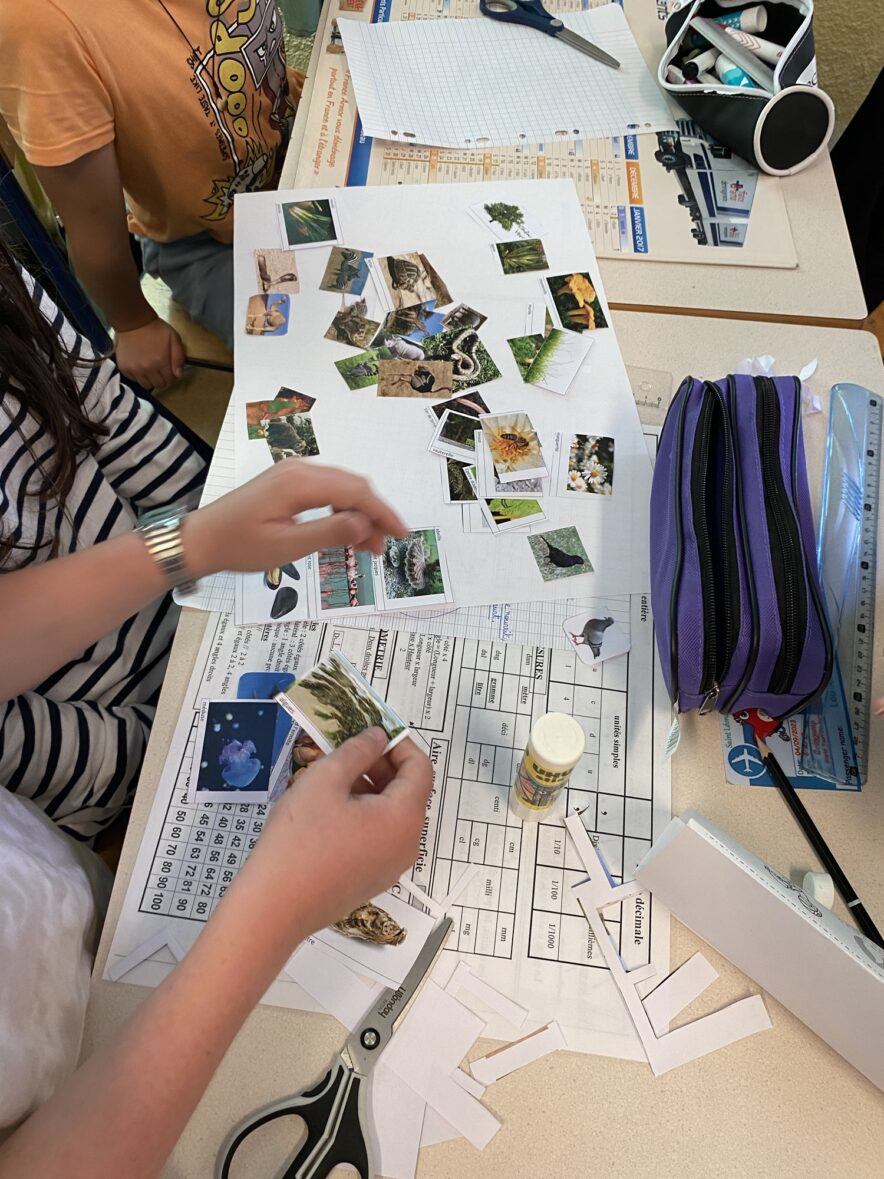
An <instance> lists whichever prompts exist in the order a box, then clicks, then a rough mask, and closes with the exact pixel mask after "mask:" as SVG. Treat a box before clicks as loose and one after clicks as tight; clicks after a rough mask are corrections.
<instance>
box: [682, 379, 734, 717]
mask: <svg viewBox="0 0 884 1179" xmlns="http://www.w3.org/2000/svg"><path fill="white" fill-rule="evenodd" d="M716 419H718V422H717V423H716ZM716 424H718V425H719V428H720V433H719V435H718V436H717V437H716V436H715V433H714V431H715V426H716ZM713 447H716V448H717V449H718V451H719V453H720V459H721V485H720V488H716V487H715V486H714V483H713V485H712V486H710V461H711V459H710V451H711V449H712V448H713ZM715 474H716V472H715V471H713V472H712V476H711V477H712V479H713V480H714V478H715ZM733 504H734V460H733V447H732V441H731V431H730V422H729V419H728V414H727V409H726V406H725V402H724V398H723V397H722V395H721V391H720V390H719V388H718V386H717V385H714V384H712V383H711V382H709V381H707V382H706V383H705V385H704V388H703V404H702V407H701V409H700V414H699V417H698V419H697V431H696V438H695V441H694V451H693V455H692V460H691V508H692V512H693V524H694V535H695V536H696V540H697V556H698V564H699V569H700V597H701V601H702V607H703V608H702V627H703V678H702V680H701V683H700V692H701V693H702V694H703V697H704V699H703V702H702V704H701V705H700V712H701V713H706V712H709V711H711V709H712V708H714V707H715V706H716V703H717V700H718V697H719V694H720V692H721V685H722V684H723V682H724V680H725V677H726V675H727V672H728V670H729V668H730V664H731V659H732V656H733V653H734V646H735V644H736V637H737V634H738V633H739V629H740V583H739V576H738V572H737V554H736V542H735V538H734V533H733V528H732V518H733Z"/></svg>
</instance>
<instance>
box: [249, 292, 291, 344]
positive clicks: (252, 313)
mask: <svg viewBox="0 0 884 1179" xmlns="http://www.w3.org/2000/svg"><path fill="white" fill-rule="evenodd" d="M291 309H292V297H291V295H250V296H249V302H248V305H247V306H246V324H245V329H246V335H247V336H284V335H285V334H286V332H287V331H288V330H289V315H290V314H291Z"/></svg>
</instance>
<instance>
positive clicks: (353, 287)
mask: <svg viewBox="0 0 884 1179" xmlns="http://www.w3.org/2000/svg"><path fill="white" fill-rule="evenodd" d="M371 257H373V255H372V254H370V253H367V252H366V251H365V250H353V249H350V248H349V247H348V246H332V250H331V253H330V254H329V258H328V263H327V265H326V268H325V273H324V274H323V276H322V279H321V280H320V283H319V289H320V290H321V291H339V292H340V293H341V294H352V295H361V294H362V292H363V290H364V289H365V284H366V283H367V282H368V259H369V258H371Z"/></svg>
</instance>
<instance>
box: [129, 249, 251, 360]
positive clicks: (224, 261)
mask: <svg viewBox="0 0 884 1179" xmlns="http://www.w3.org/2000/svg"><path fill="white" fill-rule="evenodd" d="M138 240H139V242H140V243H141V256H142V259H143V261H144V269H145V270H146V271H147V273H148V274H151V275H153V276H154V277H156V278H161V279H162V280H163V282H164V283H166V285H167V286H168V287H169V288H170V290H171V291H172V298H173V299H174V300H175V302H176V303H180V304H181V306H182V307H183V308H184V309H185V311H186V312H187V313H188V315H190V317H191V318H192V319H195V320H196V322H197V323H200V324H202V325H203V327H206V328H208V329H209V331H210V332H214V333H215V335H216V336H218V337H219V338H220V339H222V340H223V341H224V343H225V344H226V345H227V347H228V348H230V349H231V350H232V349H233V247H232V246H227V245H224V243H223V242H219V241H216V240H215V238H213V237H212V236H211V234H208V233H197V234H194V235H193V237H182V238H179V240H178V241H177V242H155V241H154V240H153V239H152V238H149V237H139V239H138Z"/></svg>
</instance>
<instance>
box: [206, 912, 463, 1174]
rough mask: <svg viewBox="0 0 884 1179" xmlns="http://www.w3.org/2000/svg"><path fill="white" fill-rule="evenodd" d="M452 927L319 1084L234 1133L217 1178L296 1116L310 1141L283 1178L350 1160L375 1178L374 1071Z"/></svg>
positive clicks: (258, 1113) (439, 932)
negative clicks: (262, 1135)
mask: <svg viewBox="0 0 884 1179" xmlns="http://www.w3.org/2000/svg"><path fill="white" fill-rule="evenodd" d="M450 929H451V918H450V917H446V918H445V920H444V921H442V922H440V923H439V925H437V926H436V928H435V929H434V930H433V931H432V933H431V934H430V936H429V937H428V938H427V940H426V942H425V943H424V946H423V948H422V950H421V952H420V953H419V954H418V956H417V958H416V959H415V963H414V965H413V966H412V968H411V970H409V972H408V974H407V975H406V977H405V981H404V982H403V983H402V986H400V987H397V988H396V990H392V989H389V988H388V989H387V990H386V991H384V992H382V994H381V995H380V996H379V997H378V1000H377V1002H376V1003H375V1004H374V1006H373V1007H372V1009H371V1011H370V1012H369V1013H368V1015H367V1016H366V1017H365V1019H364V1020H363V1022H362V1024H361V1025H360V1026H359V1027H358V1028H357V1029H356V1030H355V1031H354V1032H353V1034H352V1035H351V1036H350V1038H349V1039H348V1040H347V1043H346V1044H345V1045H344V1047H343V1049H342V1050H341V1054H340V1055H339V1056H338V1057H336V1059H335V1060H333V1061H332V1065H331V1068H330V1069H329V1071H328V1072H327V1073H326V1075H325V1076H324V1077H323V1078H322V1080H321V1081H320V1082H319V1084H318V1085H316V1086H314V1088H312V1089H308V1090H306V1091H305V1092H304V1093H301V1094H300V1095H298V1096H296V1097H284V1098H282V1100H280V1101H275V1102H273V1103H272V1104H271V1105H265V1106H264V1107H263V1108H262V1109H258V1110H255V1112H254V1113H253V1114H250V1115H249V1116H248V1117H247V1118H246V1119H245V1120H244V1121H242V1122H240V1124H239V1125H238V1126H236V1127H235V1128H234V1129H233V1130H232V1131H231V1133H230V1134H229V1135H228V1136H227V1138H226V1139H225V1141H224V1144H223V1145H222V1147H221V1150H220V1152H219V1154H218V1162H217V1165H216V1168H215V1179H228V1176H229V1175H230V1166H231V1163H232V1162H233V1156H234V1155H235V1154H236V1152H237V1150H239V1148H240V1146H242V1144H243V1142H245V1140H246V1138H248V1136H249V1135H250V1134H252V1133H254V1131H255V1130H258V1129H260V1128H261V1127H262V1126H266V1125H267V1123H268V1122H272V1121H273V1120H274V1119H275V1118H281V1117H286V1116H289V1117H290V1116H292V1115H295V1116H297V1117H300V1118H303V1119H304V1123H305V1125H306V1127H307V1139H306V1141H305V1142H304V1144H303V1145H302V1146H301V1147H300V1148H299V1149H298V1150H297V1151H296V1153H295V1154H294V1155H293V1156H292V1158H291V1159H290V1160H289V1161H288V1162H287V1163H286V1164H285V1166H284V1168H283V1170H282V1171H281V1172H280V1173H279V1175H278V1176H277V1179H325V1176H327V1175H330V1174H331V1172H332V1171H333V1170H334V1168H335V1167H338V1166H342V1165H343V1164H345V1163H347V1164H349V1165H350V1166H351V1167H353V1168H355V1170H356V1171H357V1172H358V1173H359V1176H360V1179H372V1176H373V1175H374V1174H375V1173H376V1171H375V1168H374V1167H373V1166H372V1163H371V1149H370V1146H369V1140H370V1137H371V1136H370V1134H369V1133H367V1121H368V1119H367V1113H366V1108H365V1103H366V1085H367V1081H368V1074H369V1073H370V1072H371V1070H372V1068H373V1067H374V1064H375V1062H376V1060H377V1059H378V1057H379V1056H380V1054H381V1052H382V1051H383V1050H384V1048H385V1047H386V1046H387V1044H388V1043H389V1040H390V1036H391V1035H392V1034H393V1027H394V1026H395V1024H396V1021H397V1020H398V1019H399V1017H400V1016H401V1015H402V1013H403V1011H404V1010H405V1008H406V1007H407V1006H408V1003H409V1000H410V999H411V998H412V997H413V996H414V994H415V992H416V991H417V989H418V987H419V986H420V984H421V983H422V982H423V979H424V975H425V974H427V972H428V971H429V969H430V967H431V966H432V965H433V963H434V962H435V961H436V957H437V955H438V953H439V951H440V950H441V949H442V946H443V945H444V944H445V939H446V937H447V936H448V931H449V930H450ZM252 1179H253V1177H252Z"/></svg>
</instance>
